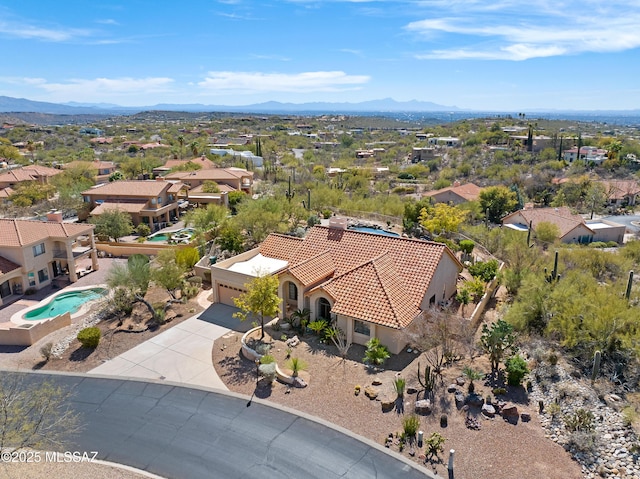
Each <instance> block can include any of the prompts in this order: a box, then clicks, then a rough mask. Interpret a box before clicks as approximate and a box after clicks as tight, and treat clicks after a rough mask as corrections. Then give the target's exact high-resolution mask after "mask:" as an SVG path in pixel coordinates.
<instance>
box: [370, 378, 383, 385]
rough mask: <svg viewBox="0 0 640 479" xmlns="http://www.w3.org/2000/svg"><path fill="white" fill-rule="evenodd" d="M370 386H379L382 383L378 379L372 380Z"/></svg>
mask: <svg viewBox="0 0 640 479" xmlns="http://www.w3.org/2000/svg"><path fill="white" fill-rule="evenodd" d="M371 384H372V385H374V386H381V385H382V381H381V380H380V379H379V378H374V379H373V381H371Z"/></svg>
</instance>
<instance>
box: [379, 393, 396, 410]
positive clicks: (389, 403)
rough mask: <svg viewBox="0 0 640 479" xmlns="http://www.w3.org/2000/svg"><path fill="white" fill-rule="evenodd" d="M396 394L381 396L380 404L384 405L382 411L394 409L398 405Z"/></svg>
mask: <svg viewBox="0 0 640 479" xmlns="http://www.w3.org/2000/svg"><path fill="white" fill-rule="evenodd" d="M396 399H397V398H396V396H393V395H391V394H387V395H385V396H382V397H381V398H380V406H381V407H382V412H389V411H392V410H393V408H394V407H395V405H396Z"/></svg>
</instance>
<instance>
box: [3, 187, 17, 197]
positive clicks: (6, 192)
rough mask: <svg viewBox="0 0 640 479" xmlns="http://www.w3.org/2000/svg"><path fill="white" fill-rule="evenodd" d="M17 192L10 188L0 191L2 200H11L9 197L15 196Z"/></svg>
mask: <svg viewBox="0 0 640 479" xmlns="http://www.w3.org/2000/svg"><path fill="white" fill-rule="evenodd" d="M15 192H16V190H14V189H13V188H11V187H10V186H7V187H6V188H2V189H0V198H9V196H11V195H12V194H14V193H15Z"/></svg>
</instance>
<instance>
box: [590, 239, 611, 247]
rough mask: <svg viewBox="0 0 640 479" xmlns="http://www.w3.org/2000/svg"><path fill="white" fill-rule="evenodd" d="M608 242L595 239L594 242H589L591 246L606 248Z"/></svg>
mask: <svg viewBox="0 0 640 479" xmlns="http://www.w3.org/2000/svg"><path fill="white" fill-rule="evenodd" d="M606 247H607V243H605V242H604V241H594V242H593V243H589V248H606Z"/></svg>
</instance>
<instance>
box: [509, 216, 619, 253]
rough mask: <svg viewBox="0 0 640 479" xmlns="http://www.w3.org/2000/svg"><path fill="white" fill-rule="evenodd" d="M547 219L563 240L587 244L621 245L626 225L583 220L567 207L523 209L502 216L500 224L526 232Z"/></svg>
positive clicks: (564, 241)
mask: <svg viewBox="0 0 640 479" xmlns="http://www.w3.org/2000/svg"><path fill="white" fill-rule="evenodd" d="M542 222H547V223H551V224H554V225H556V226H557V227H558V231H559V232H560V238H559V239H560V241H562V242H563V243H580V244H588V243H592V242H594V241H604V242H607V241H615V242H616V243H619V244H622V243H623V241H624V233H625V230H626V227H625V226H624V225H621V224H618V223H614V222H613V221H605V220H593V221H585V220H584V218H583V217H582V216H580V215H576V214H573V213H572V212H571V210H570V209H569V208H566V207H562V208H525V209H522V210H518V211H516V212H514V213H511V214H508V215H507V216H505V217H504V218H502V224H503V225H504V226H506V227H508V228H511V229H514V230H517V231H525V232H526V231H528V230H529V228H532V229H533V230H534V231H535V229H536V227H537V226H538V225H539V224H540V223H542Z"/></svg>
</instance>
